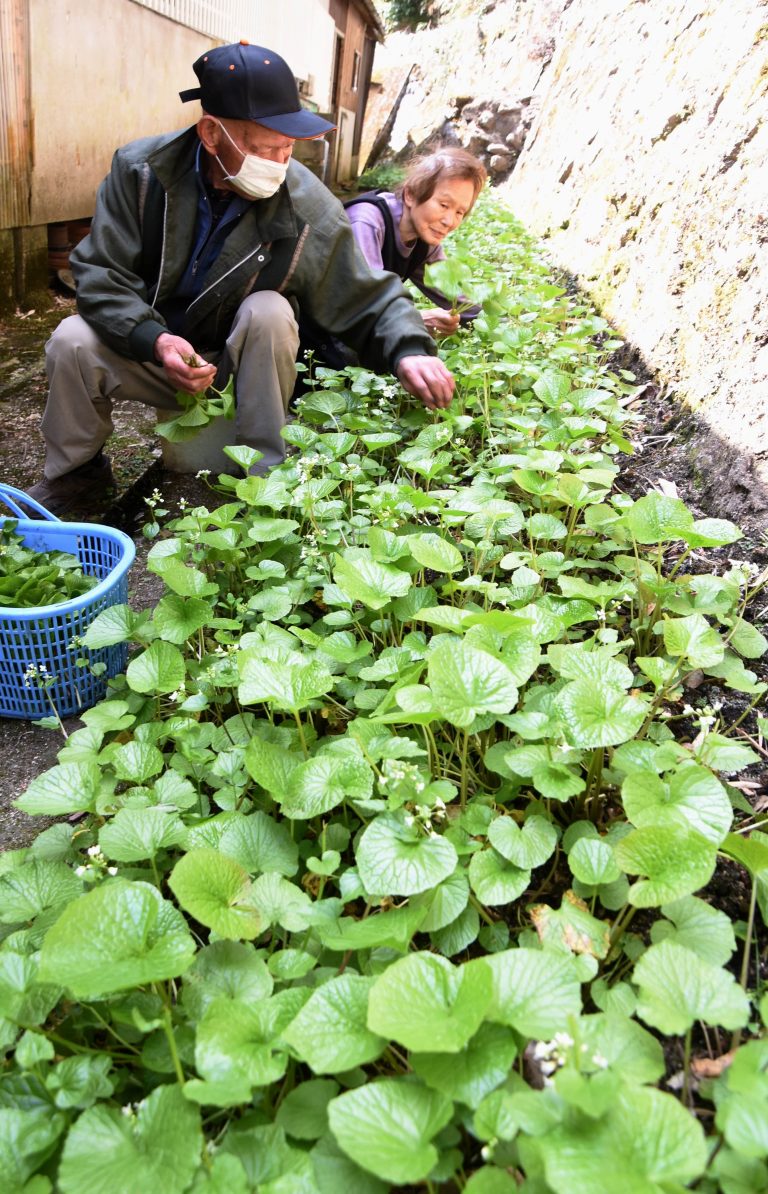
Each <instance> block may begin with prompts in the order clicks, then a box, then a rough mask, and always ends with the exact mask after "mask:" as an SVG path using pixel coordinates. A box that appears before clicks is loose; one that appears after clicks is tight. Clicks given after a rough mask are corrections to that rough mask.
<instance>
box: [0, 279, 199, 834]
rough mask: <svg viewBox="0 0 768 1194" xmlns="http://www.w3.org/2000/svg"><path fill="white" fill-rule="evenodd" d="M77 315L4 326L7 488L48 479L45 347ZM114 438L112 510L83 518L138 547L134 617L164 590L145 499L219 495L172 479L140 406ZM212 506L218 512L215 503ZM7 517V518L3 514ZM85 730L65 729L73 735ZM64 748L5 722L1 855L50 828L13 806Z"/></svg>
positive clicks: (27, 726)
mask: <svg viewBox="0 0 768 1194" xmlns="http://www.w3.org/2000/svg"><path fill="white" fill-rule="evenodd" d="M73 311H74V300H73V299H72V298H69V297H66V296H62V295H54V294H51V297H50V303H49V305H48V306H43V305H41V307H40V309H37V310H32V311H19V312H17V313H16V315H15V316H14V317H10V318H6V319H5V320H4V321H3V322H0V361H1V362H2V365H3V369H2V372H0V482H2V483H4V484H7V485H14V486H15V487H16V488H17V489H28V488H29V486H30V485H32V484H34V482H35V481H37V480H39V479H40V477H41V476H42V471H43V459H44V443H43V439H42V436H41V434H40V419H41V416H42V413H43V408H44V405H45V397H46V379H45V362H44V352H43V349H44V344H45V341H46V340H47V338H48V336H49V335H50V332H51V331H52V330H53V328H54V327H55V326H56V325H57V323H58V322H59V321H60V320H61V319H62V318H63V317H64V316H66V315H69V314H71V313H72V312H73ZM114 421H115V433H114V435H113V436H112V438H111V440H110V442H109V443H108V445H107V451H108V453H109V456H110V458H111V460H112V465H113V469H114V472H115V478H116V481H117V494H116V498H115V501H114V504H113V505H112V506H111V507H110V508H109V509H108V510H104V509H99V508H94V509H93V510H88V509H86V510H84V511H83V512H82V513H79V512H78V514H77V519H78V520H79V521H91V522H101V521H103V522H107V523H109V524H110V525H112V526H117V527H119V528H120V529H121V530H123V531H125V532H126V534H129V535H130V536H131V538H132V539H133V540H134V542H135V544H136V562H135V563H134V565H133V567H132V569H131V574H130V581H129V601H130V603H131V605H132V606H133V607H134V608H135V609H142V608H147V607H148V606H151V605H152V604H154V602H155V601H156V600H157V599H158V597H159V595H160V593H161V583H160V581H159V580H158V579H157V577H155V576H154V575H153V574H152V573H149V572H147V570H146V568H145V567H144V561H145V560H146V555H147V551H148V550H149V546H150V545H149V543H148V542H147V540H146V539H144V538H143V536H142V534H141V527H142V525H143V522H144V521H145V519H144V515H145V513H146V506H145V504H144V497H146V496H148V495H149V494H150V493H151V492H152V490H153V489H154V488H156V487H157V488H158V489H159V490H160V492H161V493H162V495H163V499H164V503H165V505H166V506H167V507H168V509H170V510H171V511H176V510H178V504H179V500H180V499H181V498H182V497H183V498H185V499H186V501H187V502H188V503H191V504H193V505H203V504H205V505H209V506H210V505H211V504H212V502H211V499H212V497H213V495H212V494H211V491H210V490H209V489H207V488H206V487H205V485H204V484H203V483H202V482H201V481H198V480H197V479H196V478H195V477H194V476H185V475H183V474H174V473H168V472H166V471H165V470H164V469H163V467H162V456H161V449H160V443H159V440H158V438H157V437H156V436H155V435H154V434H153V428H154V422H155V420H154V412H153V411H152V410H151V409H150V408H146V407H142V406H140V405H137V404H134V403H128V402H125V403H120V404H118V405H117V406H116V407H115V412H114ZM213 504H218V502H215V503H213ZM0 512H5V510H4V508H3V507H2V506H0ZM80 724H82V723H80V722H79V721H78V719H77V718H74V717H73V718H68V719H66V720H65V722H64V726H65V729H66V730H67V732H68V733H71V732H72V730H74V729H76V728H77V727H78V726H79V725H80ZM61 746H62V736H61V733H60V732H59V731H58V730H47V729H43V728H42V727H40V726H36V725H34V724H33V723H32V722H28V721H23V720H20V719H16V718H5V717H0V850H5V849H13V848H16V847H20V846H24V845H26V844H28V843H29V842H30V841H31V840H32V839H33V838H34V837H35V836H36V835H37V834H38V833H39V832H40V831H41V830H42V829H44V828H45V826H46V824H47V823H48V822H47V821H46V820H45V819H44V818H41V817H28V816H27V815H26V814H25V813H22V812H20V811H19V810H18V809H15V808H13V805H12V801H13V800H15V799H16V798H17V797H18V796H20V795H21V793H22V792H23V791H24V790H25V788H26V787H27V785H28V784H29V783H30V781H31V780H33V779H34V778H35V777H36V776H37V775H39V774H40V773H41V772H42V771H45V770H47V769H48V768H49V767H52V766H54V764H55V763H56V755H57V753H58V751H59V750H60V749H61Z"/></svg>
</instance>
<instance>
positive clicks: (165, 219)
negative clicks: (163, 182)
mask: <svg viewBox="0 0 768 1194" xmlns="http://www.w3.org/2000/svg"><path fill="white" fill-rule="evenodd" d="M167 226H168V196H167V195H165V196H164V198H163V243H162V247H161V249H160V269H159V271H158V275H157V285H156V286H155V293H154V294H153V295H152V302H153V304H154V303H156V302H157V296H158V294H159V293H160V283H161V282H162V280H163V270H164V269H165V242H166V231H167Z"/></svg>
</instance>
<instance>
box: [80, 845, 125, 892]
mask: <svg viewBox="0 0 768 1194" xmlns="http://www.w3.org/2000/svg"><path fill="white" fill-rule="evenodd" d="M86 854H87V855H88V858H89V860H90V861H89V862H88V863H87V864H86V865H85V866H78V867H75V874H76V875H77V876H78V878H79V879H85V881H86V882H87V883H98V882H99V880H101V879H103V878H105V877H106V876H107V875H116V874H117V867H116V866H110V865H109V864H108V862H107V859H106V856H105V855H104V854H103V853H102V850H101V846H89V847H88V849H87V850H86Z"/></svg>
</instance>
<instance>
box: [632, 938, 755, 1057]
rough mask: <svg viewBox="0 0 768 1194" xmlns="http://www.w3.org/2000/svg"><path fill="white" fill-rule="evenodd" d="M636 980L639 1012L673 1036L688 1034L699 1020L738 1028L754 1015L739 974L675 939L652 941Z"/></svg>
mask: <svg viewBox="0 0 768 1194" xmlns="http://www.w3.org/2000/svg"><path fill="white" fill-rule="evenodd" d="M633 978H634V982H635V984H636V985H637V987H638V988H639V996H638V1004H637V1012H638V1015H639V1016H641V1017H642V1019H643V1020H645V1021H646V1023H648V1024H651V1025H653V1027H654V1028H658V1029H660V1030H661V1031H662V1032H664V1033H667V1034H669V1035H675V1034H679V1033H683V1032H687V1031H688V1029H689V1028H690V1027H691V1026H692V1025H693V1024H694V1023H695V1021H696V1020H703V1021H704V1023H705V1024H718V1025H721V1026H722V1027H723V1028H729V1029H735V1028H743V1026H744V1025H745V1024H746V1023H747V1020H748V1019H749V1011H750V1004H749V998H748V997H747V995H746V992H745V991H743V990H742V988H741V987H740V986H739V985H738V983H737V982H736V979H735V978H734V976H733V975H732V974H730V973H729V972H728V971H726V970H721V969H720V968H719V967H717V966H712V965H710V964H709V963H708V962H705V961H704V959H703V958H701V957H699V955H698V954H695V953H694V952H693V951H692V950H690V949H686V947H685V946H684V945H678V944H676V943H675V942H674V941H662V942H660V944H658V945H651V946H650V947H649V949H647V950H646V951H645V953H644V954H643V956H642V957H641V958H640V960H639V962H637V964H636V966H635V971H634V976H633Z"/></svg>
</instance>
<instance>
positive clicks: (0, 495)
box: [0, 482, 61, 522]
mask: <svg viewBox="0 0 768 1194" xmlns="http://www.w3.org/2000/svg"><path fill="white" fill-rule="evenodd" d="M0 501H2V502H5V504H6V506H7V507H8V508H9V510H11V511H12V512H13V513H14V514H15V515H16V517H17V518H28V517H29V512H28V511H29V510H31V511H32V512H33V513H35V514H40V515H41V516H42V517H43V518H45V519H46V520H47V521H48V522H61V519H60V518H57V517H56V515H55V514H51V512H50V510H46V508H45V506H41V505H40V503H39V502H38V501H36V500H35V498H33V497H30V496H29V494H27V493H25V492H24V490H23V489H16V488H15V486H13V485H3V484H2V483H1V482H0ZM22 506H26V507H28V510H27V511H25V510H23V509H21V507H22Z"/></svg>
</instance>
